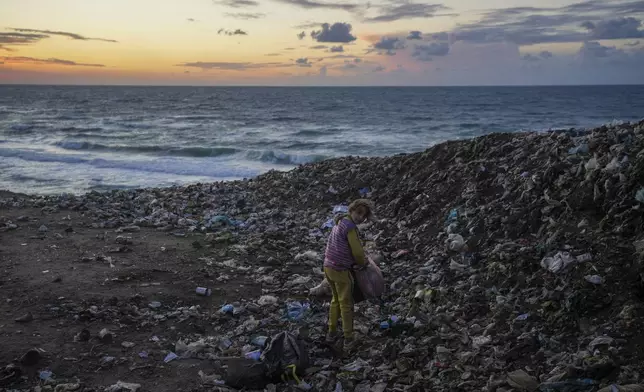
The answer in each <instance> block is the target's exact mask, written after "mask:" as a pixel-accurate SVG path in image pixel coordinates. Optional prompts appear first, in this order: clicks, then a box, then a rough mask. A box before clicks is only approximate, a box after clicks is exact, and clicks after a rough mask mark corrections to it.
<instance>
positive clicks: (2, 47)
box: [0, 45, 14, 52]
mask: <svg viewBox="0 0 644 392" xmlns="http://www.w3.org/2000/svg"><path fill="white" fill-rule="evenodd" d="M0 50H4V51H7V52H13V51H14V50H13V49H11V48H7V47H6V46H4V45H0Z"/></svg>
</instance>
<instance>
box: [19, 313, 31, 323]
mask: <svg viewBox="0 0 644 392" xmlns="http://www.w3.org/2000/svg"><path fill="white" fill-rule="evenodd" d="M33 320H34V315H33V314H31V312H28V313H27V314H25V315H22V316H20V317H18V318H17V319H15V320H14V321H15V322H17V323H22V324H25V323H29V322H31V321H33Z"/></svg>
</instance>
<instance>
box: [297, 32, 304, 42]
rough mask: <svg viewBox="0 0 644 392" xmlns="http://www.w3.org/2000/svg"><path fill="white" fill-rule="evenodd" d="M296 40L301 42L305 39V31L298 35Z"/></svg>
mask: <svg viewBox="0 0 644 392" xmlns="http://www.w3.org/2000/svg"><path fill="white" fill-rule="evenodd" d="M297 38H299V39H301V40H302V39H304V38H306V31H302V32H301V33H298V34H297Z"/></svg>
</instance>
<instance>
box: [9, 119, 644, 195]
mask: <svg viewBox="0 0 644 392" xmlns="http://www.w3.org/2000/svg"><path fill="white" fill-rule="evenodd" d="M641 122H644V118H643V119H642V120H641V121H639V122H632V123H631V122H620V121H618V122H616V123H611V124H604V125H601V126H599V127H587V128H557V129H548V130H539V131H534V130H533V131H517V132H492V133H488V134H485V135H482V136H474V137H470V138H466V139H455V140H446V141H443V142H440V143H436V144H434V145H432V146H430V147H427V148H426V149H425V150H422V151H416V152H406V153H399V154H393V155H386V156H352V155H345V156H338V157H331V158H327V159H323V160H320V161H313V162H306V163H303V164H298V165H296V166H295V167H291V168H289V169H286V168H285V169H284V170H279V169H269V170H267V171H266V172H264V173H260V174H258V175H257V176H254V177H249V178H238V179H232V180H221V181H214V182H203V183H202V182H195V183H187V184H183V185H170V186H153V187H136V186H134V187H132V186H128V187H126V188H117V187H115V188H113V189H109V190H90V191H87V192H82V191H81V192H79V193H64V192H63V193H55V194H54V193H50V194H38V193H20V192H13V191H11V190H10V189H0V198H4V197H59V196H62V195H74V196H76V197H81V196H83V195H85V194H88V193H92V192H99V193H110V192H112V191H122V190H123V191H125V190H130V191H140V190H159V189H171V188H176V187H188V186H191V185H195V184H220V183H235V182H245V181H248V180H253V179H257V178H259V177H261V176H263V175H266V174H267V173H270V172H279V173H288V172H291V171H293V170H297V169H299V168H306V167H310V166H312V165H317V164H320V163H324V162H334V161H341V160H343V159H345V158H356V159H363V160H374V159H375V160H386V159H390V158H396V157H405V156H414V155H416V154H423V153H425V152H427V150H429V149H432V148H434V147H436V146H438V145H441V144H444V143H459V142H463V143H464V144H467V143H468V142H469V141H471V140H475V139H478V138H481V137H486V136H490V135H505V134H508V135H528V134H547V133H553V134H567V135H570V136H577V137H579V136H584V135H588V134H589V133H591V132H592V131H593V130H595V129H602V128H605V127H611V126H621V125H628V124H637V123H641ZM290 166H292V165H290Z"/></svg>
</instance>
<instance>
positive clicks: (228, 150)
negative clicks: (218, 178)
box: [54, 140, 331, 166]
mask: <svg viewBox="0 0 644 392" xmlns="http://www.w3.org/2000/svg"><path fill="white" fill-rule="evenodd" d="M54 145H55V146H56V147H59V148H62V149H64V150H71V151H87V152H91V151H97V152H114V153H130V154H145V155H155V156H169V157H173V156H174V157H192V158H217V157H231V158H233V156H237V157H239V158H243V159H247V160H249V161H259V162H266V163H274V164H278V165H291V166H293V165H302V164H305V163H313V162H319V161H322V160H325V159H329V158H331V156H328V155H322V154H293V153H287V152H283V151H278V150H242V149H238V148H232V147H177V146H156V145H150V146H127V145H107V144H100V143H92V142H87V141H76V140H62V141H59V142H56V143H54Z"/></svg>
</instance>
